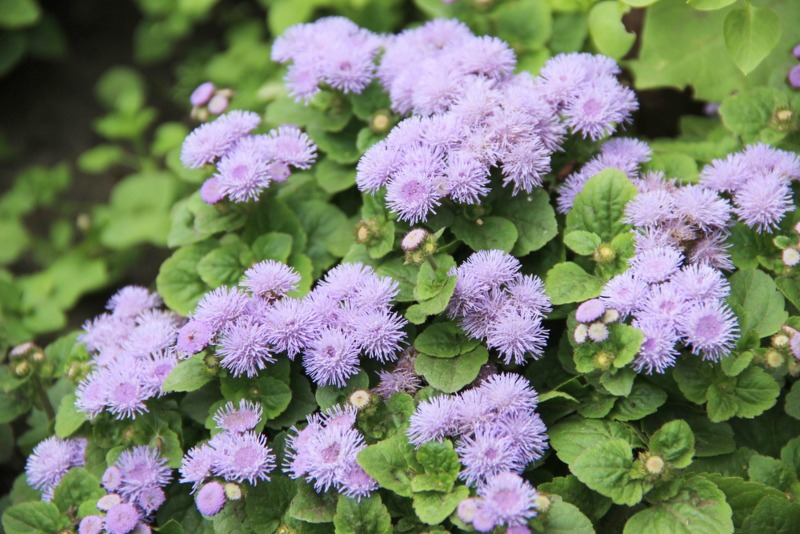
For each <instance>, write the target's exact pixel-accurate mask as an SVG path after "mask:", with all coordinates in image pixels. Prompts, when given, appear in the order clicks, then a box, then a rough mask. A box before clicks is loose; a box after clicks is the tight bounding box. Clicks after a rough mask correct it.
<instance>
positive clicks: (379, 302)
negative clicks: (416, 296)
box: [347, 271, 406, 325]
mask: <svg viewBox="0 0 800 534" xmlns="http://www.w3.org/2000/svg"><path fill="white" fill-rule="evenodd" d="M399 291H400V284H398V283H397V281H396V280H393V279H392V278H389V277H388V276H377V275H376V274H375V272H374V271H372V273H371V275H369V276H365V277H364V280H363V282H362V283H361V284H360V287H359V288H358V291H357V292H356V293H355V294H354V295H352V296H351V297H350V298H349V299H347V300H348V303H349V304H350V305H352V306H353V307H354V308H356V309H360V310H363V311H369V310H372V311H387V310H388V308H389V306H390V305H391V303H392V301H393V300H394V299H395V297H397V294H398V293H399ZM405 324H406V323H405V321H403V325H405Z"/></svg>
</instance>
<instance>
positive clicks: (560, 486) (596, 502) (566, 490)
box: [537, 475, 611, 521]
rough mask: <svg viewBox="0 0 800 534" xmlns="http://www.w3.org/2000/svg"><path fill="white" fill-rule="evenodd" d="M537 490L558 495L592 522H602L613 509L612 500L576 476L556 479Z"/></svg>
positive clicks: (541, 485)
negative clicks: (610, 509) (601, 519)
mask: <svg viewBox="0 0 800 534" xmlns="http://www.w3.org/2000/svg"><path fill="white" fill-rule="evenodd" d="M537 489H539V490H540V491H543V492H545V493H550V494H556V495H558V496H559V497H561V498H562V499H564V501H565V502H568V503H571V504H573V505H575V506H577V507H578V508H579V509H580V511H581V513H583V514H584V515H586V517H588V518H589V519H591V520H592V521H598V520H600V518H601V517H603V516H604V515H606V512H608V509H609V508H611V500H610V499H609V498H608V497H605V496H603V495H600V494H599V493H597V492H596V491H593V490H590V489H589V488H588V487H587V486H586V484H584V483H582V482H581V481H580V480H578V479H577V478H576V477H575V475H567V476H565V477H556V478H554V479H553V480H551V481H550V482H546V483H544V484H539V486H538V487H537Z"/></svg>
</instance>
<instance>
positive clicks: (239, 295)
mask: <svg viewBox="0 0 800 534" xmlns="http://www.w3.org/2000/svg"><path fill="white" fill-rule="evenodd" d="M248 300H249V299H248V296H247V295H246V294H245V293H243V292H242V291H240V290H239V289H237V288H235V287H234V288H230V287H227V286H222V287H218V288H217V289H214V290H212V291H209V292H208V293H206V294H205V295H203V298H202V299H200V302H199V303H198V304H197V309H196V310H195V312H194V317H193V319H194V320H196V321H203V322H204V323H206V324H207V325H208V326H209V327H210V328H211V329H212V330H213V331H214V332H215V333H216V332H219V331H220V330H222V328H223V327H224V326H225V325H226V324H227V323H229V322H231V321H233V320H234V319H236V318H237V317H239V316H240V315H242V314H243V313H244V311H245V310H246V309H247V304H248Z"/></svg>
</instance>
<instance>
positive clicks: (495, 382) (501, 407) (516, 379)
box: [478, 373, 539, 415]
mask: <svg viewBox="0 0 800 534" xmlns="http://www.w3.org/2000/svg"><path fill="white" fill-rule="evenodd" d="M478 391H479V392H480V396H481V403H482V404H485V405H486V406H487V407H488V408H489V409H490V410H492V411H493V412H495V413H497V414H500V415H508V414H516V413H520V412H524V411H528V410H534V409H536V406H537V405H538V404H539V396H538V394H537V393H536V391H535V390H534V389H533V388H532V387H531V385H530V382H528V381H527V380H526V379H525V378H524V377H522V376H520V375H518V374H515V373H499V374H496V375H492V376H490V377H489V378H487V379H486V380H485V381H484V382H483V383H482V384H481V385H480V387H479V388H478Z"/></svg>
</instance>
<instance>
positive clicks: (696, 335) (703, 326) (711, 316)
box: [678, 301, 739, 361]
mask: <svg viewBox="0 0 800 534" xmlns="http://www.w3.org/2000/svg"><path fill="white" fill-rule="evenodd" d="M678 329H679V332H680V333H681V334H682V335H683V337H684V338H685V339H686V343H687V344H689V345H691V347H692V354H701V355H702V356H703V359H704V360H713V361H718V360H719V359H720V358H722V357H724V356H726V355H728V354H729V353H730V352H731V351H732V350H733V347H734V344H735V342H736V339H738V337H739V325H738V321H737V320H736V316H735V315H734V314H733V312H732V311H731V309H730V308H728V306H727V305H726V304H724V303H723V302H720V301H705V302H701V303H698V304H695V305H694V306H692V307H691V308H690V309H689V310H688V311H687V313H686V314H685V315H684V316H683V317H681V318H680V320H679V321H678Z"/></svg>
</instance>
